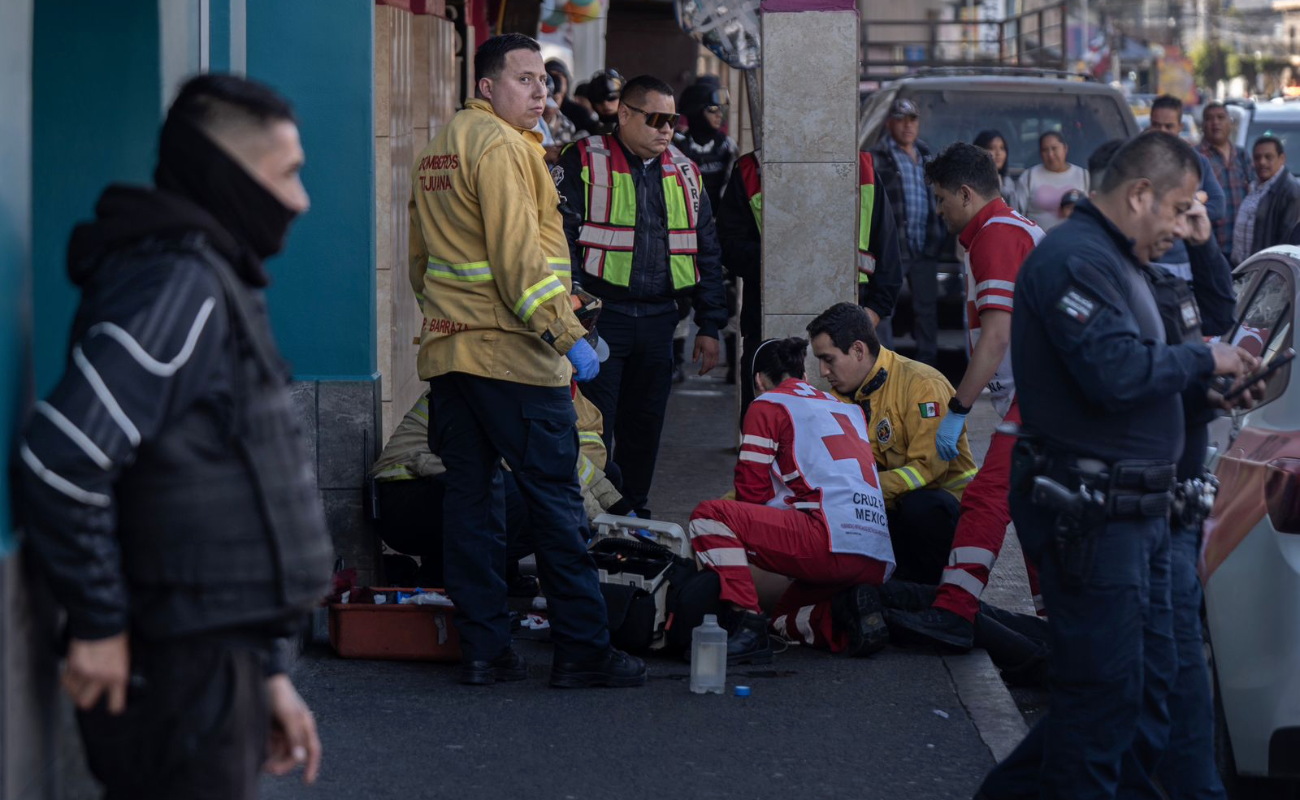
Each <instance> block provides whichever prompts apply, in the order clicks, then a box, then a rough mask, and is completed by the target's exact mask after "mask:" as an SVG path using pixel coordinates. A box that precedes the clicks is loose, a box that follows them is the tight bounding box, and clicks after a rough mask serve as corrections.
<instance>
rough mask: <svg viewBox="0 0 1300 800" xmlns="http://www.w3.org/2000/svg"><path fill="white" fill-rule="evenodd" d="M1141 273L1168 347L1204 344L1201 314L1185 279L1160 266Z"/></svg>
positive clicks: (1194, 296)
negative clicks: (1149, 285) (1163, 328)
mask: <svg viewBox="0 0 1300 800" xmlns="http://www.w3.org/2000/svg"><path fill="white" fill-rule="evenodd" d="M1142 272H1143V273H1144V274H1145V275H1146V278H1147V283H1149V284H1151V294H1152V295H1154V296H1155V299H1156V308H1158V309H1159V310H1160V321H1161V322H1162V323H1163V324H1164V326H1165V343H1166V344H1190V343H1193V342H1196V343H1199V342H1204V341H1205V337H1204V336H1203V335H1202V334H1201V310H1200V307H1199V306H1197V305H1196V295H1194V294H1193V293H1192V287H1191V285H1190V284H1189V283H1188V282H1187V281H1185V280H1183V279H1182V278H1180V277H1178V276H1177V275H1174V274H1173V273H1171V272H1168V271H1166V270H1164V269H1161V268H1160V267H1158V266H1155V265H1151V264H1144V265H1143V266H1142Z"/></svg>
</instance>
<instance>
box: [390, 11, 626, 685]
mask: <svg viewBox="0 0 1300 800" xmlns="http://www.w3.org/2000/svg"><path fill="white" fill-rule="evenodd" d="M474 74H475V75H476V76H477V78H478V83H477V85H476V90H477V97H476V98H475V99H474V100H471V101H470V102H469V103H467V104H466V107H465V108H464V109H463V110H462V111H460V112H459V113H458V114H457V115H456V116H455V118H453V119H452V121H451V123H450V124H448V125H447V126H446V127H445V128H443V129H442V130H441V131H440V132H439V133H438V135H437V137H436V138H434V140H433V141H432V142H431V143H430V144H429V146H428V147H426V148H425V149H424V151H423V152H421V153H420V155H419V157H418V158H417V160H416V163H415V169H414V174H413V176H412V192H411V264H410V273H411V286H412V288H413V289H414V290H415V292H416V296H417V297H418V298H419V300H420V305H421V308H422V310H423V312H424V317H425V330H424V333H423V336H422V340H421V344H420V356H419V372H420V377H421V378H423V379H426V380H428V381H429V399H430V401H431V408H430V410H431V412H432V418H433V421H432V424H431V425H430V427H429V447H430V450H432V451H433V452H434V453H436V454H437V455H438V456H439V457H440V458H441V459H442V461H443V464H444V465H445V466H446V468H447V473H446V476H445V487H446V488H445V494H444V499H443V536H444V544H443V556H444V570H445V575H446V583H447V592H448V594H449V595H450V597H451V599H452V601H453V602H454V603H455V604H456V627H457V629H458V631H459V633H460V642H461V651H462V664H461V681H462V682H463V683H468V684H474V685H485V684H491V683H495V682H496V681H508V680H522V679H523V678H525V677H526V675H527V668H526V665H525V664H524V661H523V659H522V658H521V657H520V656H519V655H518V654H517V653H515V651H514V650H513V649H512V648H511V646H510V624H509V614H508V611H507V609H506V584H505V577H504V569H503V565H504V563H505V557H506V530H505V510H504V497H503V492H502V475H501V466H500V464H501V461H502V460H504V461H505V463H506V464H508V465H509V467H510V470H511V472H512V473H513V474H514V477H515V481H516V482H517V483H518V485H519V489H520V492H521V493H522V495H523V497H524V498H525V501H526V502H527V504H528V513H529V516H530V518H531V519H532V520H533V534H534V536H535V539H536V541H535V546H536V553H537V566H538V573H539V577H540V578H541V582H542V586H543V588H544V590H545V592H546V595H547V601H548V607H549V610H550V623H551V639H552V640H553V641H554V643H555V658H554V663H553V665H552V669H551V685H552V686H557V687H564V688H578V687H586V686H640V685H642V684H644V683H645V680H646V669H645V664H644V663H643V662H642V661H641V660H640V659H637V658H634V657H632V656H629V655H627V654H625V653H622V652H619V651H618V650H615V649H613V648H612V647H611V646H610V643H609V625H608V619H607V616H606V612H605V603H604V600H603V599H602V597H601V594H600V588H599V584H598V583H597V580H596V570H595V565H594V564H593V562H592V561H591V558H590V556H588V555H587V551H586V547H585V539H586V533H587V531H586V514H585V513H584V510H583V504H582V493H581V491H580V490H579V488H578V476H577V473H576V471H575V469H574V464H575V463H577V459H578V431H577V428H576V426H575V422H576V417H575V414H574V407H573V403H572V402H571V400H570V397H569V388H568V387H569V382H570V377H571V376H573V377H576V379H577V380H579V381H586V380H590V379H591V378H593V377H595V375H596V373H597V372H598V371H599V368H600V364H599V361H598V359H597V357H596V353H595V350H594V349H593V348H592V347H591V345H590V344H588V343H587V341H586V340H585V339H583V338H582V336H583V334H584V332H585V331H584V330H583V327H582V325H581V323H579V322H578V319H577V317H576V316H574V313H573V307H572V305H571V302H572V301H571V299H570V296H569V286H570V282H569V280H570V277H569V276H570V266H569V250H568V244H567V242H566V240H565V237H564V229H563V225H562V222H561V220H560V213H559V210H558V208H557V205H558V195H557V194H556V191H555V185H554V183H553V182H552V181H551V178H550V175H549V173H548V172H547V169H546V163H545V161H544V160H543V153H544V150H543V148H542V145H541V135H540V134H538V133H536V132H534V131H533V128H534V127H535V126H536V125H537V120H538V119H540V117H541V114H542V111H543V109H544V108H545V105H546V95H547V92H546V71H545V69H544V67H543V64H542V57H541V48H540V46H539V45H538V44H537V42H535V41H534V40H532V39H530V38H528V37H527V36H522V35H519V34H507V35H504V36H497V37H493V38H492V39H489V40H487V41H486V42H484V43H483V45H482V46H481V47H480V48H479V49H478V52H477V53H476V54H475V56H474Z"/></svg>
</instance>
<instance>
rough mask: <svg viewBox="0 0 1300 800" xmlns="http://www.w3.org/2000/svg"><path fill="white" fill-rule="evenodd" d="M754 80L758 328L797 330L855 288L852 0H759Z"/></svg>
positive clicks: (771, 332)
mask: <svg viewBox="0 0 1300 800" xmlns="http://www.w3.org/2000/svg"><path fill="white" fill-rule="evenodd" d="M810 76H815V77H810ZM762 80H763V89H762V91H763V114H762V134H763V137H762V140H763V149H762V169H763V273H762V275H763V336H764V337H772V336H778V337H784V336H805V335H806V334H805V333H804V326H806V325H807V324H808V322H809V321H811V320H812V318H813V317H814V316H816V315H817V314H819V313H820V312H821V311H823V310H824V309H825V308H827V307H828V306H830V305H832V304H833V303H837V302H839V301H842V300H853V299H855V296H856V295H855V293H856V287H857V267H856V260H857V249H856V247H857V245H856V241H857V217H858V145H857V138H858V133H857V127H858V126H857V117H858V113H857V111H858V13H857V8H856V6H855V5H854V3H853V0H848V1H847V2H845V1H844V0H813V1H812V2H809V0H767V2H765V3H764V4H763V73H762ZM816 374H817V373H816V368H815V363H814V362H813V361H812V360H811V356H810V361H809V375H810V376H813V377H816Z"/></svg>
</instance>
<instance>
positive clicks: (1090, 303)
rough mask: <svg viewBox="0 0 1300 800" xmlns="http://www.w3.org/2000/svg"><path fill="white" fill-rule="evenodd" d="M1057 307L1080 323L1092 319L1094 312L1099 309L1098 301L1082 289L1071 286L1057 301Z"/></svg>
mask: <svg viewBox="0 0 1300 800" xmlns="http://www.w3.org/2000/svg"><path fill="white" fill-rule="evenodd" d="M1056 308H1057V310H1058V311H1060V312H1061V313H1062V314H1064V315H1065V316H1067V317H1069V318H1070V319H1072V320H1074V321H1075V322H1077V323H1079V324H1080V325H1082V324H1084V323H1086V322H1087V321H1088V320H1090V319H1092V312H1094V311H1096V310H1097V301H1096V300H1093V299H1092V298H1091V297H1089V296H1087V295H1086V294H1084V293H1083V291H1082V290H1080V289H1077V288H1075V287H1073V286H1071V287H1070V288H1069V289H1068V290H1067V291H1066V292H1065V294H1063V295H1061V299H1060V300H1059V301H1057V303H1056Z"/></svg>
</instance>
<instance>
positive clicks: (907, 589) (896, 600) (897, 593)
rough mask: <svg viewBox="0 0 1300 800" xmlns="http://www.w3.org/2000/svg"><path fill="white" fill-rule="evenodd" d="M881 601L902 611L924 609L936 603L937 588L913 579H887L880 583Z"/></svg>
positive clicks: (882, 603) (885, 605) (887, 606)
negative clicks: (914, 581) (915, 581)
mask: <svg viewBox="0 0 1300 800" xmlns="http://www.w3.org/2000/svg"><path fill="white" fill-rule="evenodd" d="M877 591H879V592H880V603H881V605H883V606H884V607H885V608H896V609H899V610H901V611H924V610H926V609H927V608H929V607H930V606H932V605H934V596H935V593H936V591H937V588H936V587H934V586H928V585H926V584H924V583H913V582H911V581H899V580H893V581H887V582H885V583H883V584H881V585H880V587H879V589H877Z"/></svg>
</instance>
